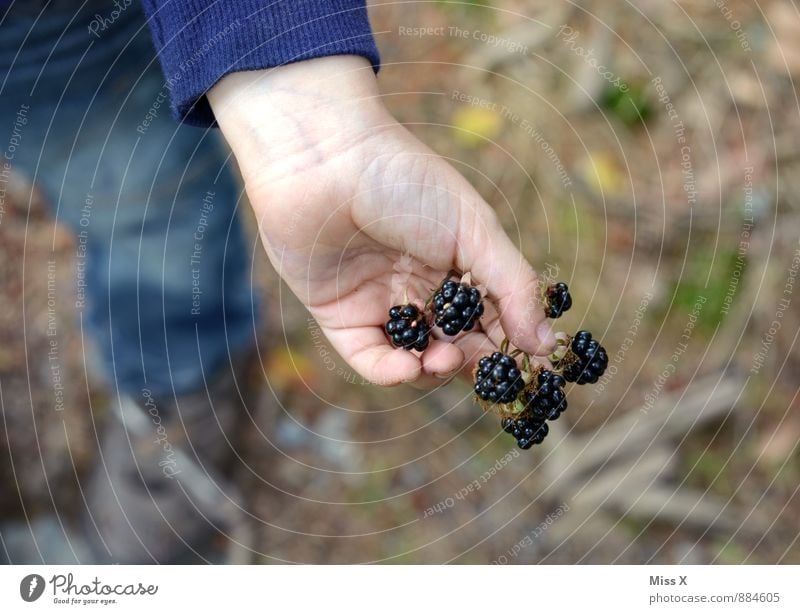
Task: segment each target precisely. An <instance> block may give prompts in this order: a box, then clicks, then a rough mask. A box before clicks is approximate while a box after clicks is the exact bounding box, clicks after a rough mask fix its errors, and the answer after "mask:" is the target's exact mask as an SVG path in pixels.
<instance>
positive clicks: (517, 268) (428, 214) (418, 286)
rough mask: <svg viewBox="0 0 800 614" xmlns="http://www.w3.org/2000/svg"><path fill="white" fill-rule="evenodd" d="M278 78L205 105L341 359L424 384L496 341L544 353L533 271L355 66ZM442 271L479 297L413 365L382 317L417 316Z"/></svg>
mask: <svg viewBox="0 0 800 614" xmlns="http://www.w3.org/2000/svg"><path fill="white" fill-rule="evenodd" d="M334 68H335V69H336V70H334ZM365 68H366V70H365ZM337 70H338V72H337ZM279 71H288V72H284V73H281V74H280V75H278V76H277V77H276V73H277V71H276V72H275V73H271V74H267V75H261V74H260V73H257V72H256V73H239V74H236V75H231V76H229V77H227V78H226V79H224V80H223V81H222V82H221V83H220V85H218V86H217V87H216V88H215V89H217V91H216V92H214V91H213V90H212V95H211V96H210V100H211V102H212V105H213V107H214V111H215V113H216V115H217V118H218V120H219V122H220V125H221V127H222V129H223V132H224V134H225V136H226V138H228V141H229V142H230V143H231V146H232V148H233V151H234V153H235V154H236V157H237V160H238V161H239V164H240V167H241V169H242V173H243V176H244V178H245V183H246V187H247V192H248V196H249V198H250V201H251V203H252V205H253V208H254V210H255V211H256V214H257V216H258V219H259V228H260V231H261V235H262V238H263V243H264V246H265V249H266V251H267V254H268V256H269V258H270V261H271V262H272V264H273V266H274V267H275V268H276V270H277V271H278V273H279V274H280V275H281V277H282V278H283V279H284V280H285V281H286V283H287V284H288V285H289V287H290V288H291V289H292V291H293V292H294V293H295V294H296V295H297V296H298V297H299V298H300V300H301V301H302V302H303V303H304V304H305V305H306V306H307V307H308V309H309V311H310V312H311V314H312V315H313V317H314V318H315V319H316V320H317V321H318V323H319V325H320V327H321V328H322V330H323V332H324V333H325V335H326V336H327V337H328V339H329V340H330V342H331V344H332V345H333V346H334V348H335V349H336V350H337V351H338V352H339V353H340V354H341V356H342V357H343V358H344V359H345V360H346V361H347V362H348V363H349V364H350V365H351V366H352V367H353V368H354V369H355V370H356V371H358V372H359V373H360V374H361V375H362V376H363V377H365V378H367V379H369V380H370V381H373V382H375V383H377V384H381V385H392V384H396V383H399V382H416V383H417V384H420V385H429V384H430V383H432V382H436V381H437V380H436V379H434V377H438V378H442V377H448V376H450V375H451V374H453V373H456V372H458V371H462V372H466V371H469V370H471V368H472V365H473V364H474V363H475V362H476V361H477V360H478V359H479V358H480V356H481V355H483V354H485V353H486V352H487V351H489V350H490V348H496V347H497V346H498V345H499V343H500V341H501V340H502V338H503V337H505V336H507V337H509V338H510V339H511V341H512V343H514V345H516V346H518V347H520V348H521V349H523V350H526V351H528V352H531V353H536V354H540V355H546V354H547V353H548V352H549V351H550V350H551V349H552V345H553V342H554V340H553V338H552V333H551V332H550V331H549V329H548V327H547V326H546V325H544V326H540V325H541V324H542V323H543V320H544V315H543V311H542V309H541V306H540V305H539V303H538V294H539V289H538V284H537V280H536V275H535V273H534V271H533V270H532V268H531V267H530V265H529V264H528V263H527V262H526V261H525V260H524V258H523V257H522V256H521V254H520V253H519V252H518V250H517V249H516V248H515V247H514V245H513V244H512V243H511V241H510V240H509V238H508V237H507V235H506V234H505V232H504V231H503V229H502V228H501V226H500V225H499V223H498V221H497V218H496V216H495V214H494V212H493V211H492V209H491V208H490V207H489V206H488V205H486V203H485V202H484V201H483V200H482V199H481V197H480V195H478V193H477V192H476V191H475V190H474V189H473V188H472V187H471V186H470V185H469V184H468V183H467V182H466V180H464V179H463V177H461V175H460V174H459V173H458V172H456V171H455V169H453V168H452V167H451V166H450V165H449V164H448V163H447V162H445V161H444V160H443V159H442V158H441V157H439V156H437V155H436V154H435V153H433V152H432V151H431V150H429V149H428V148H427V147H426V146H425V145H423V144H422V143H421V142H420V141H419V140H418V139H416V138H415V137H414V136H413V135H411V134H410V133H409V132H408V131H407V130H405V129H404V128H403V127H402V126H400V125H399V124H398V123H397V122H396V121H395V120H394V119H393V118H392V117H391V116H390V115H389V114H388V113H387V112H386V111H385V110H384V108H383V106H382V105H381V104H380V102H379V98H378V97H377V92H376V91H375V89H374V88H375V85H374V77H372V73H371V69H369V67H365V65H364V62H363V60H361V59H359V58H355V57H349V56H340V57H337V58H322V59H319V60H310V61H307V62H300V63H298V64H295V65H290V66H288V67H284V68H281V69H279ZM315 71H319V73H318V75H324V76H325V77H324V78H325V79H326V80H328V87H320V86H319V76H318V78H316V79H315V78H314V77H315V75H314V72H315ZM331 79H338V80H339V85H340V87H338V88H331V87H330V80H331ZM342 81H344V83H342ZM331 92H334V93H331ZM342 92H343V93H342ZM243 105H244V111H242V106H243ZM254 107H255V108H258V109H260V110H261V111H262V113H260V114H253V115H252V116H250V115H249V114H248V110H249V109H252V108H254ZM264 108H269V110H270V112H269V113H263V110H264ZM244 126H246V128H245V127H244ZM451 269H455V270H458V271H464V272H466V271H469V272H470V273H471V275H472V278H473V281H474V282H476V283H478V284H480V285H481V286H482V287H483V288H484V291H485V292H486V293H488V296H489V297H490V299H491V301H488V302H487V303H488V304H487V311H486V314H485V315H484V316H483V318H482V319H481V324H480V326H479V327H478V328H477V329H476V330H474V331H471V332H468V333H462V334H461V335H459V336H458V337H456V338H455V340H454V342H453V343H451V341H453V339H452V338H448V340H447V341H445V340H441V339H435V340H432V341H431V343H430V345H429V347H428V348H427V349H426V350H425V351H424V352H423V353H422V354H421V355H420V354H416V353H412V352H407V351H405V350H402V349H396V348H393V347H392V346H391V344H390V343H389V341H388V339H387V337H386V335H385V333H384V332H383V325H384V323H385V322H386V319H387V311H388V308H389V307H390V306H391V305H392V304H396V303H399V302H403V300H404V299H405V296H406V295H407V297H408V299H409V300H411V301H413V302H416V303H417V304H418V305H421V304H422V303H423V302H424V301H425V300H426V299H427V298H428V296H429V294H430V292H431V290H432V289H433V288H435V287H436V286H437V285H438V284H439V283H440V282H441V280H442V279H443V277H444V276H445V275H446V274H447V273H448V271H450V270H451ZM437 336H438V335H437Z"/></svg>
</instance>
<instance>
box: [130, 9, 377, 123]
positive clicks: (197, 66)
mask: <svg viewBox="0 0 800 614" xmlns="http://www.w3.org/2000/svg"><path fill="white" fill-rule="evenodd" d="M143 4H144V8H145V12H146V13H147V17H148V23H149V25H150V29H151V31H152V33H153V40H154V41H155V44H156V49H157V51H158V54H159V59H160V61H161V66H162V68H163V70H164V76H165V78H166V80H167V84H168V87H169V89H170V92H171V103H172V111H173V114H174V115H175V117H176V118H177V119H179V120H181V121H185V122H186V123H189V124H193V125H196V126H211V125H214V124H215V121H214V115H213V113H212V111H211V107H210V106H209V104H208V100H207V99H206V97H205V93H206V92H207V91H208V90H209V88H211V86H213V85H214V84H215V83H216V82H217V81H219V79H221V78H222V77H223V76H225V75H226V74H228V73H231V72H236V71H242V70H256V69H261V68H271V67H274V66H280V65H282V64H288V63H290V62H297V61H299V60H306V59H309V58H315V57H321V56H328V55H342V54H349V55H360V56H363V57H365V58H367V59H368V60H369V61H370V62H371V63H372V65H373V67H374V68H375V70H377V69H378V65H379V62H380V59H379V56H378V50H377V48H376V46H375V41H374V39H373V37H372V31H371V29H370V25H369V21H368V19H367V10H366V6H365V2H364V0H143Z"/></svg>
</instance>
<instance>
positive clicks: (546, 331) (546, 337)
mask: <svg viewBox="0 0 800 614" xmlns="http://www.w3.org/2000/svg"><path fill="white" fill-rule="evenodd" d="M536 335H537V336H538V337H539V342H540V343H541V344H542V345H546V346H548V347H555V346H556V334H555V333H554V332H553V327H552V326H550V323H549V322H542V323H541V324H539V326H538V327H537V328H536Z"/></svg>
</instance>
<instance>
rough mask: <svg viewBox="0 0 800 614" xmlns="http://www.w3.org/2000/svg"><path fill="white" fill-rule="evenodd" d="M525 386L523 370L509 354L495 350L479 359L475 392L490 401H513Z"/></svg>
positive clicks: (500, 402) (503, 402) (501, 402)
mask: <svg viewBox="0 0 800 614" xmlns="http://www.w3.org/2000/svg"><path fill="white" fill-rule="evenodd" d="M524 387H525V381H524V380H523V379H522V371H520V370H519V368H518V367H517V362H516V361H515V360H514V359H513V358H512V357H511V356H509V355H508V354H503V353H502V352H494V353H493V354H492V355H491V356H484V357H483V358H481V359H480V360H479V361H478V370H477V371H476V372H475V394H477V395H478V396H479V397H480V398H481V399H482V400H484V401H488V402H489V403H498V404H501V405H502V404H505V403H513V402H514V401H516V400H517V396H518V395H519V393H520V392H522V389H523V388H524Z"/></svg>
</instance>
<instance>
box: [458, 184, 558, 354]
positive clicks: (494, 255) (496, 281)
mask: <svg viewBox="0 0 800 614" xmlns="http://www.w3.org/2000/svg"><path fill="white" fill-rule="evenodd" d="M475 196H476V197H477V198H476V199H475V200H472V205H469V204H465V206H464V207H463V210H462V215H461V219H460V224H459V228H458V234H457V236H458V241H457V242H458V246H457V253H456V268H457V269H459V270H461V271H470V272H471V274H472V277H473V280H475V281H476V282H478V283H480V284H482V285H483V286H485V287H486V289H487V293H488V296H489V298H490V299H492V300H493V301H494V302H495V304H496V305H497V308H498V311H499V318H500V325H501V326H502V328H503V332H504V333H505V336H506V337H507V338H508V340H509V341H510V342H511V344H512V345H514V346H516V347H518V348H520V349H521V350H523V351H525V352H528V353H530V354H535V355H538V356H547V355H549V354H550V353H551V352H552V351H553V350H554V349H555V346H556V338H555V334H554V333H553V329H552V327H551V326H550V323H549V322H548V320H547V318H546V316H545V311H544V305H543V304H542V300H541V297H542V294H543V292H542V291H543V288H542V283H541V282H540V280H539V278H538V276H537V274H536V271H534V270H533V267H531V265H530V264H529V263H528V261H527V260H526V259H525V257H524V256H523V255H522V254H521V253H520V251H519V250H518V249H517V248H516V246H515V245H514V244H513V243H512V242H511V239H510V238H509V237H508V235H507V234H506V232H505V231H504V230H503V227H502V226H501V225H500V222H499V220H498V219H497V216H496V215H495V213H494V211H493V210H492V209H491V208H490V207H489V205H487V204H486V203H485V202H484V201H483V200H482V199H481V198H480V196H478V195H477V194H476V195H475ZM470 200H471V199H470Z"/></svg>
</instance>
